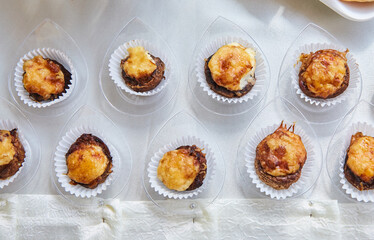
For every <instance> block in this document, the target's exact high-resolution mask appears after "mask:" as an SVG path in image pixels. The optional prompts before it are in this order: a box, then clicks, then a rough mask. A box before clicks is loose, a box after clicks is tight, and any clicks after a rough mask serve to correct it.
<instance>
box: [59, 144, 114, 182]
mask: <svg viewBox="0 0 374 240" xmlns="http://www.w3.org/2000/svg"><path fill="white" fill-rule="evenodd" d="M66 163H67V166H68V176H69V177H70V179H72V180H74V181H76V182H78V183H82V184H89V183H91V182H92V181H93V180H95V179H96V178H98V177H100V176H101V175H102V174H103V173H104V171H105V169H106V167H107V165H108V163H109V160H108V158H107V157H106V155H105V154H104V153H103V151H102V149H101V147H100V146H97V145H88V146H87V145H83V147H82V148H79V149H78V150H76V151H74V152H72V153H71V154H70V155H69V156H68V158H67V160H66Z"/></svg>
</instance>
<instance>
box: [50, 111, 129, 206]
mask: <svg viewBox="0 0 374 240" xmlns="http://www.w3.org/2000/svg"><path fill="white" fill-rule="evenodd" d="M82 126H93V127H94V128H96V130H97V131H99V132H102V133H105V136H106V137H107V138H108V139H107V140H108V141H109V142H110V145H111V146H112V147H113V148H114V149H115V150H116V152H117V154H118V157H119V161H118V166H116V172H117V173H116V174H115V176H114V177H113V181H112V182H111V184H110V185H109V186H108V187H107V189H106V190H104V191H103V192H102V193H101V194H98V195H97V196H96V197H90V198H81V197H75V195H72V194H71V193H69V192H67V191H65V189H64V188H63V187H62V186H61V183H60V182H58V178H57V175H56V171H55V160H54V158H55V151H56V150H55V151H53V154H52V156H51V163H50V165H51V167H50V169H51V178H52V182H53V184H54V186H55V187H56V189H57V191H58V193H59V194H60V195H62V196H63V197H64V198H65V199H67V200H68V201H69V202H70V203H72V204H75V205H82V206H96V204H98V202H100V201H98V199H113V198H116V197H118V196H119V194H120V193H121V192H122V190H123V189H125V187H126V186H127V184H128V182H129V178H130V174H131V170H132V157H131V151H130V148H129V146H128V144H127V140H126V137H125V135H124V134H123V132H122V131H121V130H120V129H119V128H118V127H117V126H116V125H115V124H114V123H113V122H112V120H110V119H109V118H108V117H107V116H106V115H104V114H103V113H101V112H99V111H98V110H95V109H94V108H92V107H90V106H87V105H84V106H82V107H81V108H79V109H78V110H77V111H76V112H75V113H74V115H73V116H72V117H71V118H70V119H69V120H68V121H67V123H66V124H65V125H64V127H63V128H62V129H61V132H60V134H59V136H58V139H57V143H56V145H55V148H54V149H56V148H57V146H58V144H59V142H60V140H61V139H62V137H63V136H65V135H66V133H67V132H69V131H70V130H71V129H75V128H80V127H82ZM124 194H125V193H124Z"/></svg>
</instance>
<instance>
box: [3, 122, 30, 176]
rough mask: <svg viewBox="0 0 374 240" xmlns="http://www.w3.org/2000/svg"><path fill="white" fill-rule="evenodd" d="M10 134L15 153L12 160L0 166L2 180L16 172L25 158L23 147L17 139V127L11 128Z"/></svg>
mask: <svg viewBox="0 0 374 240" xmlns="http://www.w3.org/2000/svg"><path fill="white" fill-rule="evenodd" d="M10 135H11V136H12V144H13V146H14V148H15V155H14V157H13V160H12V161H10V162H9V163H8V164H6V165H3V166H0V179H2V180H4V179H7V178H9V177H11V176H13V175H14V174H16V172H18V170H19V169H20V167H21V166H22V163H23V162H24V160H25V149H24V148H23V145H22V143H21V142H20V140H19V137H18V132H17V128H15V129H13V130H11V131H10Z"/></svg>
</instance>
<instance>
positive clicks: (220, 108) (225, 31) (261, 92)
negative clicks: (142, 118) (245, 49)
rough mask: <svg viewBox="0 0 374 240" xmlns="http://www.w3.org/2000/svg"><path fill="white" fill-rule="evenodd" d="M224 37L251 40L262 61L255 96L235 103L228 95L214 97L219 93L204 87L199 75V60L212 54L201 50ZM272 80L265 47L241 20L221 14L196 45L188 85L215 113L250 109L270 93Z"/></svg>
mask: <svg viewBox="0 0 374 240" xmlns="http://www.w3.org/2000/svg"><path fill="white" fill-rule="evenodd" d="M222 38H234V39H236V38H238V39H241V40H242V41H243V42H244V43H247V44H248V46H253V47H254V49H255V50H256V53H257V54H256V61H257V63H258V70H257V69H256V72H255V75H259V76H260V75H261V80H262V81H259V82H258V86H256V84H257V83H255V86H254V87H253V88H252V90H254V91H258V93H257V94H256V95H255V96H254V97H253V98H251V99H248V101H235V103H234V102H231V100H232V99H226V98H224V99H223V101H219V99H218V100H217V97H212V96H215V94H209V91H207V89H204V87H203V86H202V84H201V79H200V78H199V71H197V66H196V63H197V62H198V60H199V59H201V57H206V58H208V57H210V56H201V53H203V52H206V49H207V47H208V46H210V45H212V43H214V42H215V41H217V40H219V39H222ZM208 48H209V47H208ZM203 67H204V66H201V68H203ZM199 79H200V81H199ZM260 84H261V86H260ZM269 84H270V68H269V64H268V62H267V59H266V56H265V54H264V53H263V51H262V50H261V48H260V46H259V45H258V44H257V43H256V41H255V40H254V39H253V38H252V37H251V36H250V35H249V34H248V33H247V32H246V31H244V30H243V29H242V28H241V27H239V26H238V25H237V24H235V23H233V22H231V21H230V20H228V19H226V18H223V17H218V18H217V19H216V20H215V21H214V22H213V23H212V24H211V25H210V26H209V27H208V28H207V30H206V31H205V32H204V34H203V36H202V37H201V39H200V40H199V41H198V42H197V43H196V47H195V50H194V53H193V56H192V59H191V64H190V68H189V78H188V85H189V88H190V90H191V92H192V95H193V98H194V99H195V100H196V101H197V102H198V104H200V105H201V106H202V107H203V108H204V109H206V110H208V111H210V112H212V113H214V114H218V115H223V116H232V115H239V114H242V113H245V112H247V111H250V110H251V109H252V108H253V107H255V106H256V105H257V104H258V103H259V102H261V100H262V99H263V98H264V96H265V95H266V92H267V90H268V88H269ZM257 88H258V89H257ZM252 90H251V91H252ZM218 98H220V97H218Z"/></svg>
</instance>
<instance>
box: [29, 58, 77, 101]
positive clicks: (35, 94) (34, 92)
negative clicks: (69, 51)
mask: <svg viewBox="0 0 374 240" xmlns="http://www.w3.org/2000/svg"><path fill="white" fill-rule="evenodd" d="M37 57H38V56H37ZM40 57H41V56H40ZM34 59H35V58H34ZM42 59H44V60H46V61H47V66H46V67H47V68H48V69H49V70H50V71H52V72H54V73H57V72H58V71H60V70H61V72H62V74H63V76H64V85H63V88H61V90H60V91H59V92H58V93H48V92H46V91H45V90H44V89H40V88H38V87H36V86H27V87H26V86H25V83H24V86H25V89H26V91H27V92H28V93H29V96H30V98H31V99H33V100H34V101H37V102H41V101H52V100H54V99H56V98H59V97H60V96H62V95H63V94H64V93H66V90H67V89H69V88H70V84H71V73H70V72H69V71H68V70H67V69H66V68H65V67H64V66H63V65H62V64H60V63H59V62H57V61H55V60H52V59H49V58H42ZM25 74H26V72H24V73H23V76H24V78H25ZM53 78H54V77H52V79H53ZM45 81H47V80H45ZM49 83H52V84H56V86H57V84H59V83H58V81H54V80H49ZM41 94H43V95H45V96H47V95H49V97H47V98H46V97H45V96H42V95H41Z"/></svg>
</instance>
